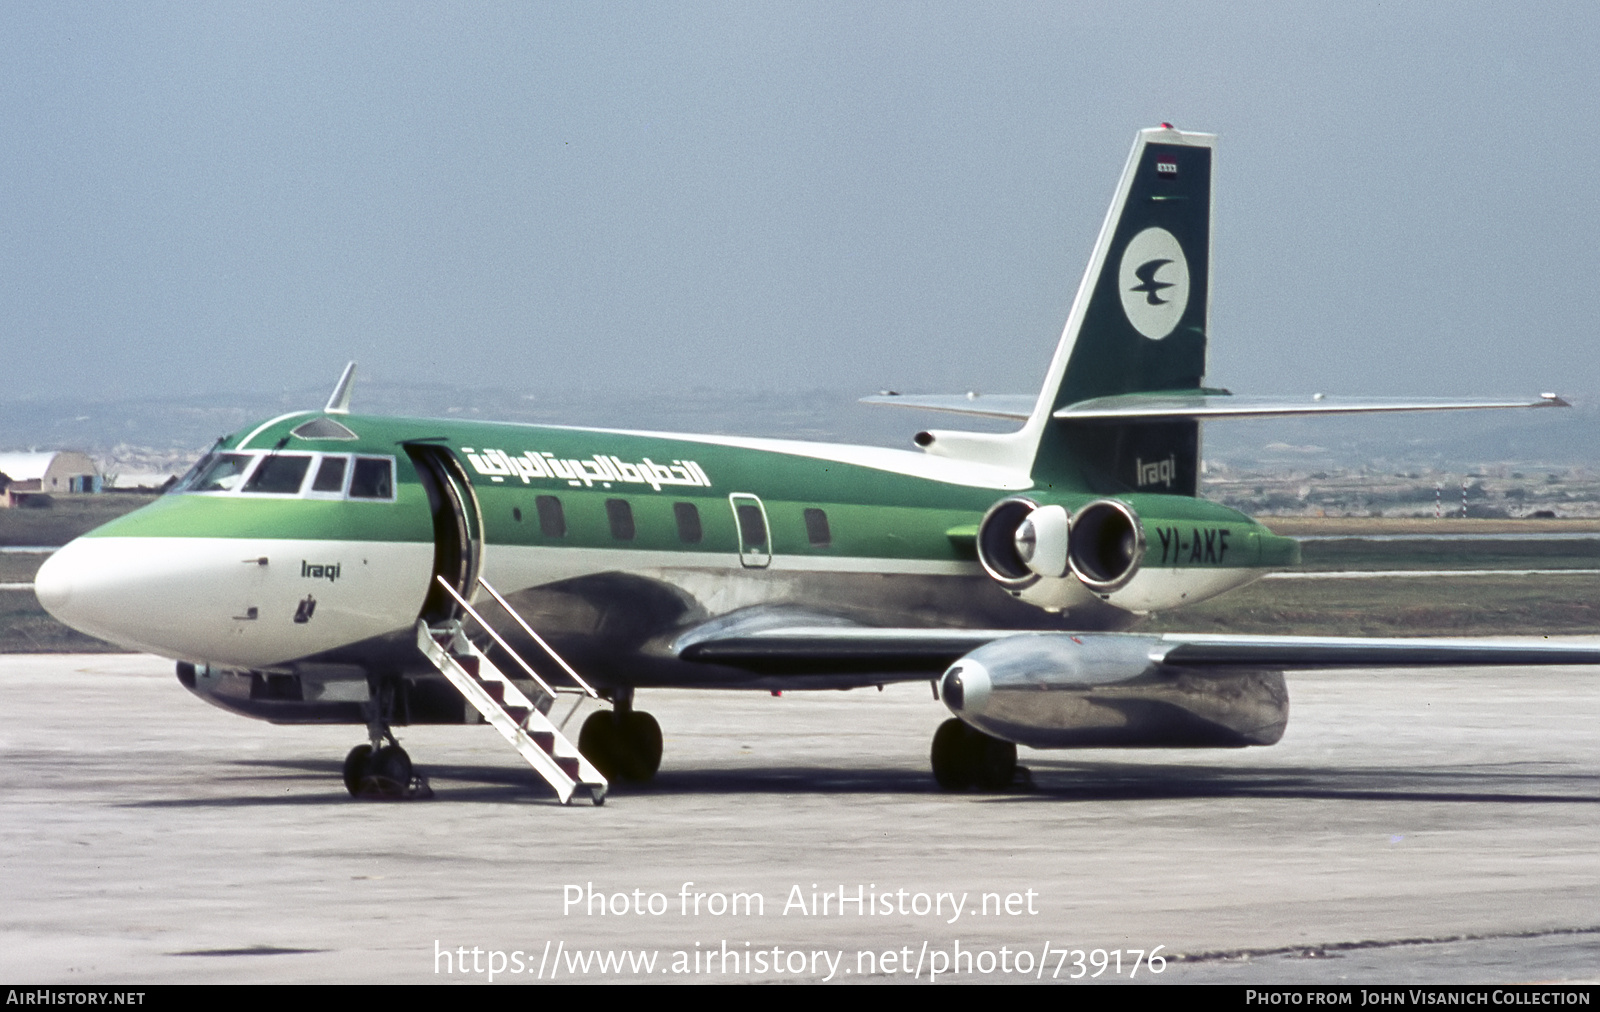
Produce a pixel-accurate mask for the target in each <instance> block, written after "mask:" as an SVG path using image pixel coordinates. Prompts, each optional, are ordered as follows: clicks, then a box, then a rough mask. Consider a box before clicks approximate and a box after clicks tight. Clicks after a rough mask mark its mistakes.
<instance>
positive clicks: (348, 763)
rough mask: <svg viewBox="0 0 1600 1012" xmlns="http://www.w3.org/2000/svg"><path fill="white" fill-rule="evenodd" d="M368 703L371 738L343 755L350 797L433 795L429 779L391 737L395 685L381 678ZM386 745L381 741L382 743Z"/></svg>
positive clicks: (397, 798)
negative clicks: (419, 771) (366, 742)
mask: <svg viewBox="0 0 1600 1012" xmlns="http://www.w3.org/2000/svg"><path fill="white" fill-rule="evenodd" d="M373 688H374V690H375V691H374V692H373V694H372V696H373V698H372V701H371V702H369V703H368V704H367V734H368V736H369V737H370V739H371V741H370V743H368V744H364V745H357V746H356V747H355V748H353V749H351V750H350V754H349V755H347V756H345V757H344V787H345V790H347V791H349V792H350V796H351V797H352V798H373V799H381V800H385V801H410V800H414V799H418V798H431V797H433V790H432V789H431V788H429V787H428V778H427V777H424V776H419V775H418V774H417V773H416V771H415V770H413V769H412V768H411V756H409V755H407V754H406V750H405V749H403V748H401V747H400V743H399V742H397V741H395V740H394V732H393V731H391V730H390V729H389V714H390V713H391V712H393V709H394V692H395V686H394V681H393V680H392V679H384V680H382V681H381V682H379V683H378V684H377V685H375V686H373ZM386 741H387V742H388V744H384V742H386Z"/></svg>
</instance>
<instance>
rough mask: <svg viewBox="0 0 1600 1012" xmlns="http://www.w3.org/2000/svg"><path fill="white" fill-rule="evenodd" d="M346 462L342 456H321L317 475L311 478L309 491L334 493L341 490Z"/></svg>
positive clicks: (342, 488) (342, 489)
mask: <svg viewBox="0 0 1600 1012" xmlns="http://www.w3.org/2000/svg"><path fill="white" fill-rule="evenodd" d="M348 463H349V461H348V460H346V459H345V458H343V457H323V458H322V463H321V464H319V465H317V476H316V477H315V478H313V479H311V491H313V492H332V493H333V494H335V495H337V494H339V493H340V492H343V491H344V469H345V465H346V464H348Z"/></svg>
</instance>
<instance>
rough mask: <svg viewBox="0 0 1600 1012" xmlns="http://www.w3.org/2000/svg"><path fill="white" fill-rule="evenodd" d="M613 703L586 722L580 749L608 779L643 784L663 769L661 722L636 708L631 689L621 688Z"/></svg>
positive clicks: (580, 733)
mask: <svg viewBox="0 0 1600 1012" xmlns="http://www.w3.org/2000/svg"><path fill="white" fill-rule="evenodd" d="M612 703H613V706H612V708H611V709H610V710H597V711H596V712H594V713H591V714H589V717H588V719H587V720H585V721H584V722H583V729H582V730H581V731H579V732H578V751H579V752H582V753H583V754H584V757H585V758H587V759H588V760H589V761H590V762H592V763H594V765H595V768H596V769H598V770H599V771H600V772H601V773H604V774H605V775H606V778H607V779H608V780H625V781H628V782H631V783H636V784H642V783H644V782H645V781H647V780H649V779H650V778H651V777H653V776H655V775H656V770H658V769H660V768H661V725H660V724H658V723H656V719H655V718H654V717H652V716H650V714H648V713H645V712H644V711H643V710H635V709H634V708H633V690H632V689H618V690H617V692H616V694H615V695H614V696H613V697H612Z"/></svg>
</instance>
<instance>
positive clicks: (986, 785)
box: [969, 729, 1017, 791]
mask: <svg viewBox="0 0 1600 1012" xmlns="http://www.w3.org/2000/svg"><path fill="white" fill-rule="evenodd" d="M969 730H970V729H969ZM972 739H973V740H972V758H973V780H974V781H975V782H976V783H977V785H978V790H980V791H998V790H1002V789H1004V788H1006V787H1010V786H1011V781H1012V779H1013V778H1015V777H1016V775H1017V746H1016V744H1015V743H1014V742H1009V741H1001V740H1000V739H999V738H993V737H990V736H989V735H986V734H984V733H983V732H982V731H972Z"/></svg>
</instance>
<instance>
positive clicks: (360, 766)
mask: <svg viewBox="0 0 1600 1012" xmlns="http://www.w3.org/2000/svg"><path fill="white" fill-rule="evenodd" d="M371 756H372V746H371V745H357V746H356V747H355V748H353V749H351V750H350V754H349V755H347V756H345V757H344V789H345V790H347V791H349V792H350V796H351V797H352V798H353V797H356V796H358V795H359V794H360V793H361V779H362V778H363V777H365V776H366V775H367V760H368V759H369V758H371Z"/></svg>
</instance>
